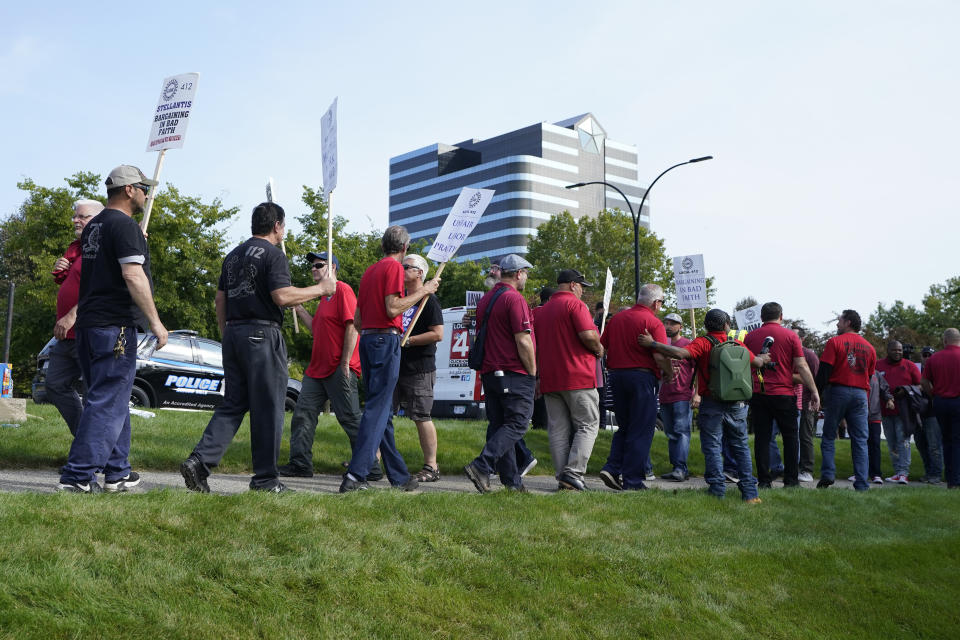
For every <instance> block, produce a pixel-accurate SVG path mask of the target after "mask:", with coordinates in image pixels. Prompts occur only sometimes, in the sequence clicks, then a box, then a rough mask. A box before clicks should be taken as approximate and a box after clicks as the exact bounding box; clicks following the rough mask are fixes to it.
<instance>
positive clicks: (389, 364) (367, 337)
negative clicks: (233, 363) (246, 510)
mask: <svg viewBox="0 0 960 640" xmlns="http://www.w3.org/2000/svg"><path fill="white" fill-rule="evenodd" d="M409 246H410V234H409V233H407V230H406V229H405V228H404V227H401V226H396V225H395V226H392V227H387V230H386V231H384V232H383V238H381V240H380V247H381V249H382V250H383V258H382V259H381V260H380V261H379V262H377V263H375V264H372V265H370V266H369V267H367V270H366V271H364V273H363V277H362V278H361V279H360V295H359V296H358V298H357V313H356V315H355V317H354V323H355V324H356V326H357V328H358V329H359V330H360V343H359V349H360V366H361V368H362V369H363V384H364V390H365V391H366V397H365V402H366V404H365V405H364V408H363V415H362V416H361V418H360V427H359V429H358V432H357V446H356V447H354V449H353V457H352V458H350V464H349V466H347V472H346V473H345V474H343V482H342V483H341V484H340V493H346V492H348V491H357V490H363V489H368V488H369V485H368V484H367V480H366V478H367V476H368V475H369V474H370V468H371V461H372V460H373V459H374V457H375V456H376V453H377V449H378V448H379V449H380V455H381V457H382V459H383V466H384V469H385V471H386V473H387V478H389V480H390V484H391V485H393V486H394V487H399V488H402V489H404V490H405V491H413V490H414V489H416V488H417V485H418V483H417V479H416V478H414V477H413V476H411V475H410V472H409V471H408V470H407V464H406V463H405V462H404V461H403V457H402V456H401V455H400V452H399V451H397V445H396V443H395V442H394V439H393V390H394V389H395V388H396V386H397V378H398V377H399V376H400V332H401V328H402V327H403V312H404V311H406V310H407V309H409V308H410V307H412V306H413V305H415V304H416V303H417V302H419V301H420V300H421V299H423V298H425V297H426V296H428V295H430V294H431V293H436V292H437V288H438V287H439V286H440V280H439V279H437V278H433V279H432V280H428V281H427V282H425V283H424V285H423V287H422V288H421V289H419V290H417V291H416V292H415V293H411V294H410V295H408V296H404V295H403V294H404V285H403V265H402V262H403V256H404V255H405V254H406V253H407V249H408V248H409Z"/></svg>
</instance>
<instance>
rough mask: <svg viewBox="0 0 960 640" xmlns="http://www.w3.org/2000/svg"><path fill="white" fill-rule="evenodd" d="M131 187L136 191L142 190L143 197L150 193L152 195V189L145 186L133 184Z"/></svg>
mask: <svg viewBox="0 0 960 640" xmlns="http://www.w3.org/2000/svg"><path fill="white" fill-rule="evenodd" d="M130 186H131V187H133V188H134V189H140V191H143V195H147V194H148V193H150V187H148V186H147V185H145V184H132V185H130Z"/></svg>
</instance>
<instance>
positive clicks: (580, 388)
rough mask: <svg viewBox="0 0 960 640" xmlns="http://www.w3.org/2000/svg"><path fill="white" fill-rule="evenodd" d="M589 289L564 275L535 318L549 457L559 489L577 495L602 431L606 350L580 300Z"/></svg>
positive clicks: (575, 276) (579, 278)
mask: <svg viewBox="0 0 960 640" xmlns="http://www.w3.org/2000/svg"><path fill="white" fill-rule="evenodd" d="M590 286H593V285H591V284H590V283H589V282H587V281H586V280H585V279H584V277H583V274H581V273H580V272H579V271H576V270H575V269H564V270H563V271H561V272H560V274H559V275H558V276H557V290H556V291H555V292H554V293H553V294H552V295H551V296H550V299H549V301H548V302H547V303H546V304H545V305H543V306H542V307H538V309H539V311H538V312H537V314H536V328H537V337H538V340H539V342H538V344H537V358H538V360H537V369H538V370H539V371H540V392H541V393H543V397H544V400H545V402H546V405H547V433H548V436H549V438H550V455H551V457H552V458H553V467H554V470H555V471H556V478H557V482H558V483H559V485H560V487H559V488H560V489H571V490H574V491H583V490H584V489H586V486H585V485H584V483H583V474H584V473H586V471H587V463H588V462H589V461H590V454H591V453H592V452H593V443H594V441H595V440H596V439H597V430H598V429H599V425H600V396H599V395H598V394H597V375H596V371H597V358H599V357H601V356H602V355H603V347H602V346H601V345H600V336H599V335H598V333H597V328H596V326H595V325H594V324H593V318H592V317H591V315H590V310H589V309H588V308H587V305H586V304H584V303H583V301H582V300H580V297H581V296H582V295H583V288H584V287H590Z"/></svg>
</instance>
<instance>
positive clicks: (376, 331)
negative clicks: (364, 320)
mask: <svg viewBox="0 0 960 640" xmlns="http://www.w3.org/2000/svg"><path fill="white" fill-rule="evenodd" d="M384 333H387V334H390V335H394V336H398V335H400V329H397V328H396V327H385V328H383V329H360V335H362V336H372V335H376V334H384Z"/></svg>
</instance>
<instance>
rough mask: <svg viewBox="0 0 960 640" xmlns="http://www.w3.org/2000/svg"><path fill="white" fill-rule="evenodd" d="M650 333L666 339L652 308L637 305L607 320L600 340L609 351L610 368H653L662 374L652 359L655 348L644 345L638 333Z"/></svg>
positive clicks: (654, 337)
mask: <svg viewBox="0 0 960 640" xmlns="http://www.w3.org/2000/svg"><path fill="white" fill-rule="evenodd" d="M644 331H648V332H650V335H651V336H653V339H654V340H656V341H657V342H666V341H667V331H666V330H665V329H664V328H663V323H662V322H660V319H659V318H658V317H657V316H655V315H654V314H653V311H651V310H650V308H649V307H645V306H643V305H642V304H635V305H633V306H632V307H630V308H629V309H626V310H624V311H621V312H619V313H617V314H616V315H614V316H613V317H612V318H610V319H609V320H608V321H607V327H606V329H605V330H604V332H603V335H602V336H601V337H600V343H601V344H602V345H603V346H604V348H605V349H606V350H607V368H608V369H636V368H643V369H650V370H651V371H653V372H654V373H655V374H656V376H657V377H658V378H659V377H660V367H658V366H657V363H656V362H655V361H654V359H653V349H650V348H648V347H641V346H640V343H638V342H637V336H639V335H642V334H643V333H644Z"/></svg>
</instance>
